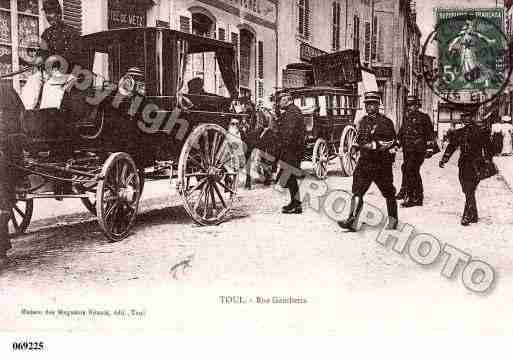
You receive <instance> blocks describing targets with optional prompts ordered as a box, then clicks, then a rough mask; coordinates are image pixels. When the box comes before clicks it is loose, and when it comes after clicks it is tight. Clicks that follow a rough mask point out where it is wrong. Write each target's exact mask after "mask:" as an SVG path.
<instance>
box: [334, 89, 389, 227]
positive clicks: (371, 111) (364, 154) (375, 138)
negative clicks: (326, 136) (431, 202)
mask: <svg viewBox="0 0 513 359" xmlns="http://www.w3.org/2000/svg"><path fill="white" fill-rule="evenodd" d="M364 101H365V110H366V112H367V115H366V116H364V117H363V118H362V119H361V120H360V123H359V126H358V136H357V138H356V143H357V145H358V147H359V148H360V158H359V159H358V163H357V165H356V169H355V172H354V174H353V188H352V192H353V197H352V199H351V208H350V210H349V217H348V218H347V219H346V220H344V221H341V222H338V224H339V226H340V227H342V228H344V229H349V230H351V231H355V230H356V228H355V226H356V224H357V221H358V216H359V215H360V211H361V209H362V207H363V196H364V195H365V193H366V192H367V190H368V189H369V187H370V186H371V184H372V182H374V183H375V184H376V185H377V186H378V188H379V190H380V191H381V194H382V195H383V197H385V199H386V204H387V212H388V217H389V220H388V224H387V229H396V228H397V221H398V215H397V202H396V199H395V188H394V178H393V173H392V163H393V162H394V159H395V155H394V154H393V153H391V148H392V146H393V145H394V144H395V142H396V134H395V129H394V124H393V122H392V121H391V120H390V119H388V118H387V117H385V116H384V115H382V114H380V113H379V111H378V109H379V103H380V94H379V92H374V91H372V92H367V93H365V100H364Z"/></svg>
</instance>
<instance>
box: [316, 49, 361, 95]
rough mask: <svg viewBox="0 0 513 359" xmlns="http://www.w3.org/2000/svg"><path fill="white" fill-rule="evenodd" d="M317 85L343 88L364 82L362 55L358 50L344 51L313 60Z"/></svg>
mask: <svg viewBox="0 0 513 359" xmlns="http://www.w3.org/2000/svg"><path fill="white" fill-rule="evenodd" d="M312 65H313V69H314V79H315V84H316V85H318V86H342V85H345V84H348V83H356V82H360V81H362V69H361V66H360V55H359V53H358V51H356V50H344V51H339V52H334V53H331V54H328V55H323V56H318V57H315V58H313V59H312Z"/></svg>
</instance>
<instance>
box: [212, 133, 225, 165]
mask: <svg viewBox="0 0 513 359" xmlns="http://www.w3.org/2000/svg"><path fill="white" fill-rule="evenodd" d="M226 144H227V141H226V140H224V141H223V142H222V143H221V145H220V146H219V149H218V150H217V153H216V154H215V158H214V162H213V166H214V167H216V168H220V167H222V166H223V165H224V164H222V165H219V162H221V161H222V160H223V154H224V153H225V152H224V149H225V148H226Z"/></svg>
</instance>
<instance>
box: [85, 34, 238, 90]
mask: <svg viewBox="0 0 513 359" xmlns="http://www.w3.org/2000/svg"><path fill="white" fill-rule="evenodd" d="M135 39H142V40H143V41H142V46H143V51H144V67H145V74H146V76H147V77H148V78H149V80H150V82H158V81H159V79H157V78H154V77H155V76H159V75H158V74H159V73H161V72H162V71H163V72H164V73H168V75H167V76H166V74H164V76H166V77H168V78H169V77H170V76H172V77H175V76H176V74H178V72H179V69H178V66H174V67H172V68H171V69H170V68H169V67H170V65H169V64H168V63H170V62H168V60H166V59H165V58H164V54H165V53H167V52H169V51H170V50H169V49H170V47H169V46H171V45H172V44H173V43H176V42H177V41H179V40H184V41H185V42H186V44H187V53H202V52H214V53H215V55H216V58H217V60H218V64H219V69H220V71H221V74H222V77H223V80H224V82H225V85H226V88H227V89H228V91H229V93H230V95H231V96H232V97H237V96H238V88H239V83H238V79H239V75H238V72H239V69H238V62H237V53H236V48H235V45H233V44H231V43H229V42H224V41H219V40H215V39H210V38H206V37H203V36H198V35H193V34H189V33H184V32H180V31H176V30H171V29H166V28H160V27H143V28H141V27H131V28H121V29H114V30H107V31H100V32H96V33H92V34H88V35H84V36H82V38H81V45H82V46H81V47H82V48H83V49H85V50H86V51H89V55H88V58H89V66H90V67H92V65H93V61H94V58H93V57H92V55H94V51H98V52H108V51H109V48H110V47H111V46H112V44H113V43H119V44H122V47H123V46H125V47H126V48H127V49H133V48H134V46H137V45H136V41H135ZM91 51H92V52H93V54H91ZM123 55H124V54H123V52H122V49H121V51H119V54H118V57H122V56H123ZM159 67H164V68H163V69H162V70H159ZM166 67H167V68H166ZM169 71H171V72H173V73H174V75H173V74H170V73H169ZM152 80H153V81H152ZM164 81H166V79H164ZM158 95H169V94H165V93H160V94H158Z"/></svg>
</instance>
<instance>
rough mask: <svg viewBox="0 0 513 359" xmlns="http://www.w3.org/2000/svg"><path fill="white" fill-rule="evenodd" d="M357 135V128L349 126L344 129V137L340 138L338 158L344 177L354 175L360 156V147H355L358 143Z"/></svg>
mask: <svg viewBox="0 0 513 359" xmlns="http://www.w3.org/2000/svg"><path fill="white" fill-rule="evenodd" d="M356 135H357V132H356V128H354V127H353V126H351V125H349V126H346V127H344V131H342V136H341V137H340V147H339V149H338V156H339V158H340V166H341V167H342V172H343V174H344V176H352V175H353V173H354V170H355V168H356V163H357V162H358V157H359V156H360V152H359V151H358V147H355V146H353V145H354V144H355V142H356Z"/></svg>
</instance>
